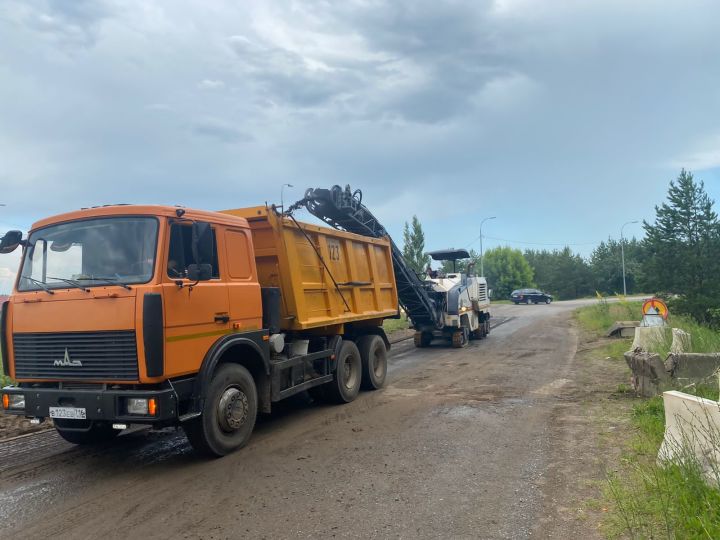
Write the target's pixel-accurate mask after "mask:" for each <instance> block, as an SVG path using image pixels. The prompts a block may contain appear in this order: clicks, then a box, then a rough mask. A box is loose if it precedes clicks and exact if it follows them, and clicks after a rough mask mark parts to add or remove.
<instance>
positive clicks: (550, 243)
mask: <svg viewBox="0 0 720 540" xmlns="http://www.w3.org/2000/svg"><path fill="white" fill-rule="evenodd" d="M483 238H488V239H490V240H498V241H500V242H510V243H511V244H526V245H530V246H562V247H565V246H596V245H597V244H598V242H527V241H525V240H510V239H509V238H499V237H497V236H488V235H487V234H483ZM479 239H480V236H476V237H475V239H474V240H473V241H472V242H470V243H469V244H467V245H466V246H465V247H466V248H468V247H470V246H471V245H473V244H474V243H475V242H477V241H478V240H479Z"/></svg>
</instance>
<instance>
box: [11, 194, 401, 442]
mask: <svg viewBox="0 0 720 540" xmlns="http://www.w3.org/2000/svg"><path fill="white" fill-rule="evenodd" d="M19 245H21V246H22V247H23V257H22V265H21V267H20V271H19V273H18V278H17V282H16V284H15V288H14V291H13V294H12V296H11V297H10V300H9V302H7V303H5V304H3V313H2V334H1V336H0V344H1V345H2V359H3V368H4V371H5V373H6V374H8V375H9V376H10V377H11V378H12V379H14V381H16V383H15V385H13V386H9V387H5V388H3V390H2V402H3V408H4V410H5V412H6V413H11V414H18V415H23V416H27V417H31V418H32V419H33V421H35V422H41V421H43V420H44V419H45V418H53V420H54V423H55V427H56V429H57V430H58V432H59V433H60V435H62V436H63V437H64V438H65V439H66V440H68V441H70V442H74V443H78V444H82V443H93V442H98V441H102V440H107V439H110V438H112V437H113V436H115V435H116V434H117V433H118V432H119V431H120V430H122V429H125V428H126V427H128V425H130V424H150V425H152V426H154V427H166V426H182V427H183V428H184V430H185V432H186V434H187V436H188V438H189V440H190V442H191V443H192V445H193V446H194V447H195V448H196V449H198V450H199V451H201V452H203V453H205V454H208V455H214V456H222V455H224V454H227V453H228V452H230V451H232V450H234V449H237V448H239V447H241V446H243V445H244V444H245V443H246V442H247V441H248V439H249V437H250V435H251V433H252V430H253V427H254V425H255V419H256V415H257V413H258V411H260V412H270V410H271V406H272V403H273V402H276V401H279V400H281V399H284V398H286V397H289V396H292V395H294V394H297V393H298V392H301V391H305V390H308V391H310V392H311V393H312V394H313V395H315V396H316V397H319V398H322V399H326V400H330V401H334V402H338V403H345V402H350V401H352V400H353V399H355V397H356V396H357V395H358V392H359V390H360V388H361V387H363V388H366V389H375V388H379V387H381V386H382V385H383V383H384V381H385V375H386V372H387V360H386V354H387V350H388V349H389V347H390V345H389V343H388V340H387V337H386V336H385V334H384V332H383V330H382V321H383V319H384V318H388V317H394V316H396V315H397V313H398V297H397V288H396V285H395V280H394V277H393V267H392V259H391V252H390V241H389V239H387V238H381V239H376V238H370V237H365V236H360V235H356V234H351V233H347V232H341V231H336V230H333V229H329V228H326V227H318V226H315V225H310V224H305V223H298V222H296V221H295V220H294V219H290V218H287V217H282V216H281V215H279V214H278V213H276V211H275V210H274V208H266V207H256V208H245V209H239V210H228V211H224V212H205V211H198V210H191V209H185V208H177V207H165V206H123V205H118V206H105V207H100V208H92V209H84V210H81V211H78V212H72V213H68V214H63V215H59V216H55V217H52V218H48V219H45V220H42V221H40V222H38V223H36V224H35V225H33V227H32V230H31V231H30V233H29V234H28V236H27V238H26V239H23V238H22V234H21V233H19V232H18V231H10V232H9V233H7V234H6V235H5V236H4V237H3V238H2V241H1V242H0V252H3V253H9V252H10V251H12V250H13V249H15V248H16V247H18V246H19Z"/></svg>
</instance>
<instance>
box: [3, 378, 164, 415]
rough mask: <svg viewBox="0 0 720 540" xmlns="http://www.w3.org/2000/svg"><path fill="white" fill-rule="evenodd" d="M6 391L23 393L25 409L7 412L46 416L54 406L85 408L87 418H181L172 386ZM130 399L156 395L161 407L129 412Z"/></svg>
mask: <svg viewBox="0 0 720 540" xmlns="http://www.w3.org/2000/svg"><path fill="white" fill-rule="evenodd" d="M2 393H3V394H8V395H12V394H23V395H24V396H25V409H4V412H5V414H15V415H18V416H30V417H36V418H46V417H49V416H50V407H75V408H83V409H85V414H86V419H87V420H106V421H109V422H119V423H131V424H159V423H172V421H174V420H177V417H178V404H177V398H176V397H175V392H174V391H173V390H172V389H159V390H158V389H152V390H78V389H62V388H24V387H17V386H6V387H5V388H3V389H2ZM128 398H148V399H150V398H154V399H155V400H156V403H157V410H156V413H155V414H154V415H149V414H147V415H140V414H128V413H127V399H128Z"/></svg>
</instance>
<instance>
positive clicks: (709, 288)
mask: <svg viewBox="0 0 720 540" xmlns="http://www.w3.org/2000/svg"><path fill="white" fill-rule="evenodd" d="M714 205H715V202H714V201H713V200H712V199H711V198H710V197H709V196H708V194H707V192H706V191H705V186H704V183H703V182H702V181H696V180H695V178H694V177H693V175H692V173H691V172H689V171H686V170H682V171H681V172H680V174H679V176H678V177H677V179H675V180H673V181H671V182H670V187H669V189H668V194H667V199H666V200H665V201H664V202H663V203H661V204H660V205H657V206H656V207H655V219H654V220H653V221H643V229H644V232H645V236H644V238H641V239H637V238H630V239H627V238H626V239H624V241H623V242H624V244H623V246H622V247H623V248H624V252H625V278H626V279H625V280H626V284H627V292H628V294H634V293H649V294H657V295H660V296H664V297H666V298H667V299H668V300H669V301H670V302H671V304H672V306H671V307H672V308H674V309H675V310H676V311H679V312H683V313H687V314H690V315H692V316H693V317H694V318H696V319H697V320H699V321H701V322H705V323H710V324H713V325H720V279H719V278H718V276H720V274H719V273H718V271H719V270H720V222H719V221H718V215H717V213H716V212H715V210H714ZM404 233H405V234H404V235H403V236H404V238H403V239H404V241H405V244H404V250H403V251H404V254H405V256H406V259H407V260H408V264H410V265H411V266H412V267H413V268H414V269H415V270H416V271H417V272H418V273H422V272H423V271H424V270H425V268H426V266H427V264H428V262H429V257H427V255H425V253H424V235H423V233H422V225H421V224H420V221H419V220H418V219H417V217H416V216H413V220H412V224H411V225H408V224H407V223H406V225H405V231H404ZM470 255H471V259H470V260H474V261H475V262H476V265H475V268H480V264H479V258H480V257H479V254H478V253H476V252H474V251H471V252H470ZM483 259H484V260H483V263H484V268H485V275H486V277H487V280H488V283H489V286H490V288H491V289H492V291H493V297H494V298H496V299H505V298H508V296H509V295H510V293H511V292H512V291H513V290H515V289H521V288H527V287H533V288H539V289H542V290H543V291H545V292H549V293H551V294H553V295H554V296H555V297H556V298H557V299H565V300H567V299H573V298H581V297H585V296H592V295H595V294H596V292H599V293H601V294H604V295H611V294H618V293H622V292H623V279H622V264H621V244H620V241H619V240H615V239H613V238H608V239H607V240H603V241H601V242H600V243H599V244H598V245H597V247H595V249H594V250H593V251H592V253H591V254H590V256H589V257H583V256H581V255H580V254H578V253H575V252H573V250H572V249H571V248H570V247H564V248H562V249H554V250H547V249H539V250H538V249H527V250H525V251H521V250H519V249H515V248H511V247H496V248H493V249H489V250H487V251H486V252H485V253H484V257H483ZM470 260H468V261H464V262H463V263H460V264H459V266H458V269H459V270H464V269H465V268H466V265H467V262H469V261H470ZM442 270H443V271H446V272H447V271H452V263H450V264H444V265H443V267H442Z"/></svg>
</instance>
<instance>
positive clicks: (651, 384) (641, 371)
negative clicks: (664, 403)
mask: <svg viewBox="0 0 720 540" xmlns="http://www.w3.org/2000/svg"><path fill="white" fill-rule="evenodd" d="M625 362H627V365H628V367H629V368H630V371H631V372H632V377H631V379H630V384H631V385H632V387H633V389H634V390H635V393H636V394H637V395H639V396H643V397H652V396H657V395H658V394H660V393H661V392H662V391H663V390H667V389H668V388H672V381H671V379H670V374H669V373H668V372H667V371H666V369H665V364H664V363H663V361H662V360H661V359H660V355H659V354H656V353H648V352H645V351H642V350H635V351H628V352H626V353H625Z"/></svg>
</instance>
